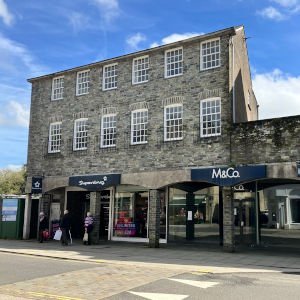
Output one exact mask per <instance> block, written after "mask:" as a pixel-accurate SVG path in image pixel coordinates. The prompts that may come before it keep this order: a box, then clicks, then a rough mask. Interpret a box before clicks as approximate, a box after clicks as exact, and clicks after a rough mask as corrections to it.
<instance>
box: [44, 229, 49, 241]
mask: <svg viewBox="0 0 300 300" xmlns="http://www.w3.org/2000/svg"><path fill="white" fill-rule="evenodd" d="M43 237H44V239H45V240H47V239H49V237H50V232H49V229H45V230H44V231H43Z"/></svg>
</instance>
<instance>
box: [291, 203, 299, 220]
mask: <svg viewBox="0 0 300 300" xmlns="http://www.w3.org/2000/svg"><path fill="white" fill-rule="evenodd" d="M291 218H292V223H300V199H291Z"/></svg>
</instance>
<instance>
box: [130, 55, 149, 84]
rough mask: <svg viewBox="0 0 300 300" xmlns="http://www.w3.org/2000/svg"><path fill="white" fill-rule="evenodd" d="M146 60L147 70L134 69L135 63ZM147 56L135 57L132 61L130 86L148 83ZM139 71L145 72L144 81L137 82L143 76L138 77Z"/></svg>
mask: <svg viewBox="0 0 300 300" xmlns="http://www.w3.org/2000/svg"><path fill="white" fill-rule="evenodd" d="M146 58H147V59H148V68H145V69H141V70H136V69H135V62H136V61H138V60H141V59H146ZM149 63H150V61H149V55H144V56H140V57H137V58H135V59H133V60H132V84H140V83H144V82H148V81H149ZM141 71H145V73H146V75H145V77H147V79H146V80H142V81H138V80H137V78H139V77H142V76H143V75H141V76H139V72H141Z"/></svg>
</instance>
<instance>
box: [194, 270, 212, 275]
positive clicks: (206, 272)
mask: <svg viewBox="0 0 300 300" xmlns="http://www.w3.org/2000/svg"><path fill="white" fill-rule="evenodd" d="M209 273H211V271H210V270H201V269H200V270H198V271H196V272H190V274H193V275H199V276H201V275H206V274H209Z"/></svg>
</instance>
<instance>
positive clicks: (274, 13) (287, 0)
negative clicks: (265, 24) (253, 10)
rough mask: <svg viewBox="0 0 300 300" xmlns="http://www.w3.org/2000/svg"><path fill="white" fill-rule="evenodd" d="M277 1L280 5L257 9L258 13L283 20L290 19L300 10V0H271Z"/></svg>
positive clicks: (272, 18)
mask: <svg viewBox="0 0 300 300" xmlns="http://www.w3.org/2000/svg"><path fill="white" fill-rule="evenodd" d="M269 1H270V2H272V3H276V4H277V5H278V6H279V7H277V8H275V7H273V6H269V7H266V8H264V9H262V10H260V11H257V14H258V15H261V16H262V17H264V18H268V19H271V20H276V21H282V20H287V19H289V18H290V17H291V16H292V15H294V14H296V13H298V12H299V11H300V3H299V2H300V0H269Z"/></svg>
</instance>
